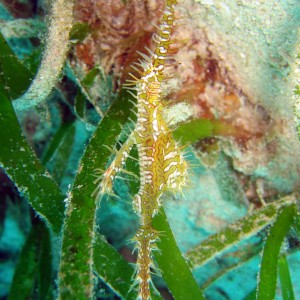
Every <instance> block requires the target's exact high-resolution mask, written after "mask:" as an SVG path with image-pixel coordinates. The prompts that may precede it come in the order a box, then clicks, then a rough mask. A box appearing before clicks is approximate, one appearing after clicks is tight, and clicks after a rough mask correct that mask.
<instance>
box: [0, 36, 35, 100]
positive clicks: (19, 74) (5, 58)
mask: <svg viewBox="0 0 300 300" xmlns="http://www.w3.org/2000/svg"><path fill="white" fill-rule="evenodd" d="M32 77H33V74H31V73H30V71H28V69H27V68H26V67H24V65H23V64H22V63H21V62H20V61H19V60H18V59H17V57H16V56H15V55H14V53H13V52H12V50H11V49H10V47H9V46H8V45H7V42H6V41H5V39H4V37H3V35H2V34H1V33H0V84H2V86H3V87H5V89H6V91H7V92H8V94H9V96H10V98H11V99H15V98H17V97H19V96H21V95H22V94H23V93H25V92H26V90H27V88H28V86H29V85H30V82H31V80H32Z"/></svg>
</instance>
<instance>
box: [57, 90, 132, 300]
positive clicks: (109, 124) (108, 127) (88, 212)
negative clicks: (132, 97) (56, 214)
mask: <svg viewBox="0 0 300 300" xmlns="http://www.w3.org/2000/svg"><path fill="white" fill-rule="evenodd" d="M131 107H132V104H131V103H130V102H129V101H128V96H127V95H125V92H122V93H121V95H120V97H119V98H118V99H117V100H116V101H115V102H114V104H113V105H112V106H111V108H110V109H109V111H108V113H107V115H106V116H105V117H104V118H103V119H102V121H101V122H100V124H99V126H98V128H97V129H96V131H95V133H94V135H93V137H92V138H91V141H90V143H89V145H88V146H87V148H86V151H85V153H84V155H83V157H82V160H81V163H80V166H79V169H78V172H77V175H76V178H75V183H74V186H73V189H72V191H71V194H70V197H69V199H68V209H67V213H66V219H65V224H64V231H63V235H62V255H61V265H60V274H61V278H60V297H61V299H78V300H80V299H88V298H89V297H91V295H92V289H93V276H94V275H93V262H92V261H93V259H92V258H93V246H92V241H93V239H94V230H95V229H96V228H95V227H94V226H95V225H94V217H95V211H96V203H97V201H96V200H95V197H93V196H92V193H93V192H94V190H95V188H96V185H95V184H94V179H95V177H94V175H95V169H97V168H98V169H105V167H106V164H107V162H108V159H109V156H110V155H111V153H110V151H109V150H108V149H107V147H106V146H109V147H113V146H114V145H115V144H116V142H117V138H118V136H119V134H120V132H121V127H122V125H123V124H124V123H125V122H126V121H127V119H128V116H129V114H130V108H131ZM98 246H99V245H98ZM112 255H113V254H112ZM95 265H97V266H99V265H98V264H97V263H95ZM96 271H97V273H98V274H99V276H100V277H102V278H107V279H110V278H111V277H110V278H108V277H107V276H105V275H103V276H102V269H101V268H100V269H97V270H96ZM125 281H126V280H125ZM107 284H108V285H109V286H111V287H112V288H113V289H114V286H115V285H116V290H119V287H118V282H107Z"/></svg>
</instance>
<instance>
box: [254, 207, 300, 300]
mask: <svg viewBox="0 0 300 300" xmlns="http://www.w3.org/2000/svg"><path fill="white" fill-rule="evenodd" d="M295 213H296V206H295V205H288V206H285V207H283V208H282V209H281V210H280V211H279V213H278V216H277V218H276V221H275V222H274V224H273V225H272V227H271V229H270V232H269V235H268V238H267V241H266V244H265V247H264V250H263V256H262V262H261V267H260V271H259V276H258V284H257V295H256V299H257V300H272V299H274V297H275V292H276V282H277V266H278V257H279V252H280V248H281V244H282V242H283V239H284V237H285V236H286V235H287V233H288V231H289V229H290V227H291V224H292V222H293V218H294V216H295Z"/></svg>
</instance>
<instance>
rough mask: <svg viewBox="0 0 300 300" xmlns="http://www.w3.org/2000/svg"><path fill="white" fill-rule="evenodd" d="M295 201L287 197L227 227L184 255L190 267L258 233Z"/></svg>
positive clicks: (293, 198) (200, 263) (201, 263)
mask: <svg viewBox="0 0 300 300" xmlns="http://www.w3.org/2000/svg"><path fill="white" fill-rule="evenodd" d="M295 201H296V200H295V197H294V195H291V196H287V197H285V198H283V199H281V200H278V201H275V202H273V203H270V204H268V205H266V206H265V207H263V208H261V209H259V210H255V211H253V212H252V213H251V214H249V215H247V216H245V217H244V218H242V219H241V220H238V221H237V222H235V223H234V224H231V225H228V226H227V227H226V228H225V229H223V230H221V231H220V232H218V233H216V234H214V235H212V236H211V237H209V238H208V239H206V240H205V241H203V242H201V244H199V245H198V246H196V247H194V248H193V249H192V250H190V251H189V252H188V253H187V254H186V258H187V259H188V261H189V264H190V266H191V267H192V268H196V267H200V266H201V265H204V264H205V263H206V262H208V261H209V260H211V259H213V258H215V257H216V256H217V255H218V254H220V253H221V252H223V251H224V250H226V249H228V248H230V247H232V246H233V245H235V244H237V243H238V242H240V241H242V240H244V239H246V238H248V237H250V236H252V235H254V234H255V233H257V232H259V231H260V230H261V229H262V228H264V227H266V226H267V225H268V224H270V222H272V221H273V220H274V219H275V217H276V215H277V212H278V210H279V209H280V208H281V207H285V206H286V205H290V204H292V203H295Z"/></svg>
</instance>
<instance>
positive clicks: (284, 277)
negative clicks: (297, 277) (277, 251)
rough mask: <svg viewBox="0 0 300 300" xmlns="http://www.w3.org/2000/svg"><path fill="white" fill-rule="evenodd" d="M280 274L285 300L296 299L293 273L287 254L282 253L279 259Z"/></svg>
mask: <svg viewBox="0 0 300 300" xmlns="http://www.w3.org/2000/svg"><path fill="white" fill-rule="evenodd" d="M278 274H279V280H280V286H281V291H282V298H283V300H294V299H295V296H294V291H293V284H292V281H291V274H290V271H289V265H288V261H287V259H286V255H285V254H283V255H281V257H280V258H279V260H278Z"/></svg>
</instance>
